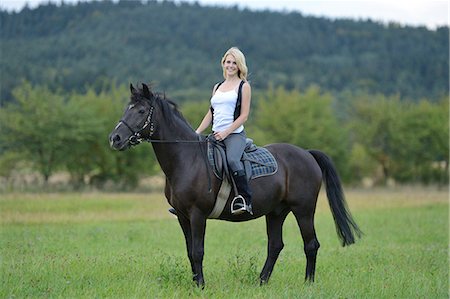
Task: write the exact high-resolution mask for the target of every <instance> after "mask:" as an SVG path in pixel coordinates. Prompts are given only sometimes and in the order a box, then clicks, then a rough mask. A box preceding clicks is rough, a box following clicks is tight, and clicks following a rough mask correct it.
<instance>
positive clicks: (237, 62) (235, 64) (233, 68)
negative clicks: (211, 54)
mask: <svg viewBox="0 0 450 299" xmlns="http://www.w3.org/2000/svg"><path fill="white" fill-rule="evenodd" d="M220 63H221V65H222V69H223V77H224V78H225V79H227V78H229V77H230V76H237V77H239V79H241V80H244V81H247V73H248V68H247V65H246V63H245V56H244V54H243V53H242V52H241V51H240V50H239V49H238V48H236V47H232V48H230V49H228V51H227V52H225V54H224V55H223V56H222V59H221V61H220Z"/></svg>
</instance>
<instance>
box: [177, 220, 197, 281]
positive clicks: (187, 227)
mask: <svg viewBox="0 0 450 299" xmlns="http://www.w3.org/2000/svg"><path fill="white" fill-rule="evenodd" d="M177 218H178V222H179V223H180V226H181V229H182V230H183V234H184V239H185V240H186V249H187V253H188V257H189V262H190V263H191V269H192V275H195V269H194V260H193V258H192V234H191V224H190V223H189V219H187V218H186V217H185V216H183V215H178V217H177Z"/></svg>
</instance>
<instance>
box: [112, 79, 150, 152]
mask: <svg viewBox="0 0 450 299" xmlns="http://www.w3.org/2000/svg"><path fill="white" fill-rule="evenodd" d="M130 91H131V97H130V103H129V104H128V107H127V108H126V110H125V112H124V113H123V116H122V118H121V119H120V121H119V123H118V124H117V125H116V127H115V128H114V130H113V131H112V132H111V134H110V135H109V143H110V145H111V147H112V148H114V149H116V150H121V151H122V150H125V149H128V148H129V147H131V146H132V145H137V144H139V143H140V142H141V140H142V139H148V138H151V136H152V135H153V133H154V129H155V128H154V124H153V111H154V105H153V102H154V101H155V95H154V94H153V93H152V92H151V91H150V89H149V88H148V86H147V85H145V84H142V89H135V88H134V87H133V85H132V84H130Z"/></svg>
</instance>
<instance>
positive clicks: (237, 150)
mask: <svg viewBox="0 0 450 299" xmlns="http://www.w3.org/2000/svg"><path fill="white" fill-rule="evenodd" d="M245 141H246V135H245V133H244V132H241V133H239V134H230V135H228V137H227V138H226V139H225V140H224V143H225V146H226V153H227V160H228V166H229V167H230V170H231V174H232V176H233V179H234V182H235V183H236V187H237V189H238V193H239V195H241V197H236V198H235V199H234V200H233V206H232V213H234V214H240V213H243V212H244V211H247V212H249V213H250V214H253V211H252V193H251V191H250V188H249V186H248V182H247V178H246V175H245V170H244V167H243V165H242V162H241V157H242V153H243V152H244V149H245ZM239 198H240V199H239ZM242 198H243V199H244V201H243V200H242Z"/></svg>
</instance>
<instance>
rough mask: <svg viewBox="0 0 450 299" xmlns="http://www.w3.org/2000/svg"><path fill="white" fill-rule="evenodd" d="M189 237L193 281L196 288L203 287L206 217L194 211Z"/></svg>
mask: <svg viewBox="0 0 450 299" xmlns="http://www.w3.org/2000/svg"><path fill="white" fill-rule="evenodd" d="M190 223H191V236H192V261H193V265H194V266H193V269H194V281H195V282H196V283H197V286H199V287H202V288H203V287H204V286H205V280H204V278H203V256H204V253H205V249H204V248H205V229H206V217H205V216H204V215H203V214H202V213H201V212H200V211H199V210H196V209H194V210H193V211H192V214H191V221H190Z"/></svg>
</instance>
